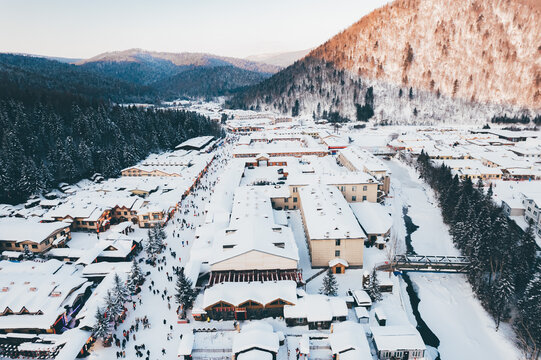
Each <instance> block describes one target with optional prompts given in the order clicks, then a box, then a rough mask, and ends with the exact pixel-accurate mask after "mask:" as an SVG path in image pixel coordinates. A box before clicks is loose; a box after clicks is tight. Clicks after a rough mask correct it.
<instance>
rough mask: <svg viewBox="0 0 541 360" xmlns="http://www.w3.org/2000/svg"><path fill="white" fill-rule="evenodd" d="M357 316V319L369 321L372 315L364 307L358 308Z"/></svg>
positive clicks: (356, 308)
mask: <svg viewBox="0 0 541 360" xmlns="http://www.w3.org/2000/svg"><path fill="white" fill-rule="evenodd" d="M355 316H357V319H368V318H369V317H370V314H369V313H368V310H367V309H366V308H365V307H364V306H356V307H355Z"/></svg>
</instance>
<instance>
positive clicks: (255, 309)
mask: <svg viewBox="0 0 541 360" xmlns="http://www.w3.org/2000/svg"><path fill="white" fill-rule="evenodd" d="M200 298H201V299H200ZM296 303H297V283H296V282H295V281H292V280H276V281H252V282H250V283H248V282H222V283H219V284H215V285H213V286H212V287H209V288H207V289H206V290H205V292H204V294H203V296H200V297H198V300H196V303H195V304H194V308H193V309H192V315H193V316H194V319H196V320H202V321H203V320H206V319H207V317H208V318H210V319H213V320H220V319H223V320H233V319H235V320H247V319H261V318H264V317H276V316H284V306H286V305H294V304H296Z"/></svg>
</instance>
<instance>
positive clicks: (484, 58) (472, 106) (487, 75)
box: [229, 0, 541, 123]
mask: <svg viewBox="0 0 541 360" xmlns="http://www.w3.org/2000/svg"><path fill="white" fill-rule="evenodd" d="M538 4H539V2H532V1H529V0H520V1H518V0H515V1H510V0H497V1H492V0H474V1H472V0H468V1H453V0H399V1H395V2H393V3H391V4H389V5H386V6H384V7H381V8H379V9H377V10H375V11H373V12H372V13H370V14H369V15H367V16H365V17H363V18H362V19H361V20H360V21H358V22H357V23H355V24H354V25H352V26H351V27H349V28H348V29H346V30H345V31H343V32H342V33H340V34H338V35H336V36H335V37H333V38H331V39H330V40H329V41H327V42H326V43H325V44H323V45H321V46H320V47H318V48H316V49H314V50H313V51H312V52H310V53H309V54H308V56H307V57H305V58H304V59H302V60H301V61H300V62H299V63H296V64H294V65H292V66H291V67H289V68H287V69H285V70H283V72H282V73H278V74H276V75H275V76H274V77H272V78H271V79H269V80H267V81H265V82H263V83H261V84H259V85H258V86H256V87H254V88H251V89H249V90H247V91H246V92H244V93H242V94H239V95H238V96H236V97H235V98H234V99H232V101H231V102H230V103H229V104H230V106H234V107H235V106H237V107H247V108H252V107H253V108H257V107H258V106H259V107H260V108H262V109H267V108H268V109H277V110H280V111H282V112H290V111H291V110H292V108H293V107H294V105H295V101H297V100H298V101H299V108H300V112H301V113H305V114H316V116H317V113H318V109H320V113H322V112H323V111H324V110H326V111H327V112H334V111H336V112H339V113H340V114H342V115H344V116H347V117H349V118H351V119H354V118H356V117H357V115H358V111H357V110H358V109H359V108H360V107H361V106H364V102H365V101H364V98H365V94H366V91H367V89H369V88H372V89H373V95H374V96H373V107H374V112H375V117H374V118H375V119H376V120H378V121H382V122H391V121H399V122H416V123H423V122H430V121H433V120H437V121H452V122H463V121H467V122H472V121H486V120H487V117H488V118H490V117H491V116H493V115H495V114H501V113H521V112H524V109H528V110H529V111H527V112H526V113H527V114H528V113H529V112H531V111H534V112H539V111H541V32H540V31H539V29H541V9H540V7H541V6H539V5H538ZM410 89H411V90H410Z"/></svg>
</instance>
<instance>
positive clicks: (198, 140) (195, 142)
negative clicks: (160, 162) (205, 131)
mask: <svg viewBox="0 0 541 360" xmlns="http://www.w3.org/2000/svg"><path fill="white" fill-rule="evenodd" d="M212 139H214V136H199V137H194V138H191V139H188V140H186V141H184V142H183V143H181V144H178V145H177V146H176V147H175V149H182V148H184V147H193V148H198V149H200V148H203V147H204V146H205V145H206V144H208V143H209V142H211V141H212Z"/></svg>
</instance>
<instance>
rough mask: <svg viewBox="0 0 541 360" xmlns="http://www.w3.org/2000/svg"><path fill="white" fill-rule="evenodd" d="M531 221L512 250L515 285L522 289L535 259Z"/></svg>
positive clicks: (531, 270) (535, 247) (530, 273)
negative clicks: (515, 248) (515, 247)
mask: <svg viewBox="0 0 541 360" xmlns="http://www.w3.org/2000/svg"><path fill="white" fill-rule="evenodd" d="M532 225H533V223H532V222H530V224H529V225H528V228H527V229H526V231H525V232H524V234H522V236H521V239H520V242H519V245H518V248H517V250H516V251H515V252H514V254H515V259H514V261H513V262H514V264H515V266H514V267H513V268H514V269H515V274H516V286H517V289H518V290H519V291H522V290H523V289H524V288H525V287H526V284H527V283H528V281H529V280H530V278H531V276H532V273H533V270H534V266H535V259H536V249H537V244H536V242H535V235H534V230H533V226H532Z"/></svg>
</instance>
